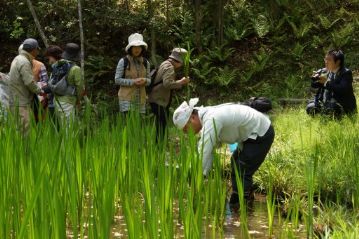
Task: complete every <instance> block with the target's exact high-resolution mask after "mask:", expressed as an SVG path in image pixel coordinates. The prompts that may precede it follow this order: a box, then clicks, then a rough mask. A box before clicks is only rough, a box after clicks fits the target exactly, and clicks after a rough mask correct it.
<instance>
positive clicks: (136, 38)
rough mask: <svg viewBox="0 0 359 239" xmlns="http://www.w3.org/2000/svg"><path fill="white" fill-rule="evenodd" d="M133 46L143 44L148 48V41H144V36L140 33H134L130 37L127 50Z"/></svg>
mask: <svg viewBox="0 0 359 239" xmlns="http://www.w3.org/2000/svg"><path fill="white" fill-rule="evenodd" d="M133 46H143V47H145V49H146V50H147V43H146V42H144V41H143V36H142V35H141V34H139V33H133V34H131V35H130V36H129V37H128V45H127V46H126V48H125V49H126V52H128V50H130V48H131V47H133Z"/></svg>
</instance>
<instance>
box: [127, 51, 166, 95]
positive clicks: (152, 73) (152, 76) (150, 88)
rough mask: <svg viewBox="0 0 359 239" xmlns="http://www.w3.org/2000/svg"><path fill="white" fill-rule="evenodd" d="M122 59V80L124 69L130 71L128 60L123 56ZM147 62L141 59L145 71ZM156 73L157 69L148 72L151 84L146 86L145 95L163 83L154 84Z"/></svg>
mask: <svg viewBox="0 0 359 239" xmlns="http://www.w3.org/2000/svg"><path fill="white" fill-rule="evenodd" d="M122 59H123V75H122V78H125V73H126V69H127V68H128V69H130V67H131V66H130V61H129V60H128V58H127V57H126V56H125V57H123V58H122ZM148 64H149V62H148V60H147V59H146V58H143V66H144V67H145V69H147V66H148ZM157 72H158V67H156V68H154V69H152V70H151V72H150V78H151V83H150V84H149V85H148V86H147V88H146V89H147V90H146V92H147V94H150V93H151V91H152V89H153V88H154V87H155V86H157V85H159V84H161V83H162V82H163V80H160V81H159V82H156V83H155V80H156V76H157Z"/></svg>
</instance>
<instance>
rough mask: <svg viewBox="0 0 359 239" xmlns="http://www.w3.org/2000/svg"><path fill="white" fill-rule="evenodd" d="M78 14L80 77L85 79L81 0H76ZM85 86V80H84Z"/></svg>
mask: <svg viewBox="0 0 359 239" xmlns="http://www.w3.org/2000/svg"><path fill="white" fill-rule="evenodd" d="M77 7H78V14H79V28H80V41H81V78H82V80H84V79H85V48H84V42H85V38H84V29H83V26H82V7H81V0H77ZM85 86H86V82H85Z"/></svg>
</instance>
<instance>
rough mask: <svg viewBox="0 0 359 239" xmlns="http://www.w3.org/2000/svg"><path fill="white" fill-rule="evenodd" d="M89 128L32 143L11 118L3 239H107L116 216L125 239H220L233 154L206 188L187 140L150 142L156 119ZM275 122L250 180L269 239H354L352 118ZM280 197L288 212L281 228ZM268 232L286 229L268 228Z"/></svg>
mask: <svg viewBox="0 0 359 239" xmlns="http://www.w3.org/2000/svg"><path fill="white" fill-rule="evenodd" d="M84 122H87V123H85V125H81V122H74V124H72V125H70V126H69V128H67V129H65V128H62V129H60V131H56V130H54V128H53V127H52V125H51V124H50V122H44V123H42V124H41V125H37V126H35V125H32V127H31V131H30V134H29V136H28V137H27V138H22V136H21V134H20V132H18V130H17V129H16V124H14V123H13V121H12V120H11V119H8V121H3V122H2V124H1V125H0V139H1V140H0V152H1V154H0V183H1V185H2V187H1V188H0V210H1V211H2V212H3V213H1V214H0V225H1V226H0V235H1V238H66V237H67V236H70V235H77V236H79V238H85V237H87V236H88V237H89V238H111V237H113V233H114V229H113V227H114V226H116V222H115V220H114V218H115V217H116V216H118V215H121V216H123V217H124V222H125V223H126V225H125V227H126V229H127V232H124V231H121V233H123V234H126V237H129V238H174V237H178V236H179V235H184V236H185V237H186V238H201V237H203V236H206V237H212V238H218V237H224V236H225V232H224V229H223V222H224V218H225V215H224V214H225V203H226V200H227V198H226V197H227V192H228V191H229V188H228V186H227V182H228V181H227V180H228V179H227V178H226V177H223V175H224V173H223V169H225V168H226V167H228V163H229V157H228V155H227V156H226V155H225V154H222V153H218V154H216V155H215V159H214V165H213V166H214V170H213V172H211V173H210V175H209V177H208V178H207V179H204V178H203V176H202V164H201V161H200V158H199V155H198V154H197V152H196V141H197V138H196V137H195V136H194V135H189V136H184V135H183V134H182V133H179V132H178V131H176V130H174V129H171V130H170V140H169V141H168V142H165V143H163V144H156V143H155V137H154V128H153V127H152V124H151V122H150V121H149V122H147V123H143V122H142V121H141V120H140V119H139V118H138V117H136V116H135V115H132V116H130V119H129V120H128V121H127V122H126V123H124V121H123V119H121V118H116V119H110V118H109V117H107V116H102V117H101V121H94V120H93V119H90V118H87V119H86V121H84ZM273 122H274V125H275V129H276V140H275V143H274V146H273V148H272V150H271V152H270V155H269V156H268V158H267V160H266V161H265V163H264V164H263V165H262V166H261V168H260V170H259V172H257V173H256V174H255V184H256V185H257V186H258V188H259V190H261V189H262V191H263V192H265V191H267V193H268V195H267V206H268V207H267V209H268V212H269V214H270V215H269V217H268V220H269V221H268V222H269V229H268V230H269V231H268V234H269V236H271V235H272V234H273V236H275V237H276V236H278V237H282V238H295V235H296V229H297V227H298V225H299V224H300V223H301V222H306V230H307V232H308V236H309V237H316V236H317V234H316V229H317V228H318V225H321V226H322V228H327V230H324V232H322V233H324V234H323V235H327V236H330V237H331V238H332V237H333V238H341V237H340V236H342V238H343V237H345V238H356V237H357V235H358V230H357V228H359V227H358V226H359V220H358V216H354V215H357V213H355V212H357V209H358V202H359V201H358V200H359V198H358V195H359V192H358V190H359V186H358V185H359V178H358V172H359V170H358V167H359V166H358V164H357V160H358V156H357V152H359V135H358V132H359V121H358V120H353V119H348V118H345V119H343V120H342V121H340V122H335V121H331V120H327V119H325V118H315V119H312V118H310V117H308V116H306V114H305V112H304V111H303V110H295V109H294V110H287V111H283V112H278V113H276V114H275V117H274V120H273ZM174 138H175V139H174ZM174 141H179V142H180V144H179V145H180V146H179V148H177V146H176V143H175V142H174ZM238 181H240V180H239V178H238ZM239 185H241V183H239ZM271 189H272V190H271ZM242 196H243V195H242ZM241 198H242V197H241ZM275 199H280V200H281V203H282V205H284V206H287V208H288V210H287V211H288V214H287V216H285V217H283V219H280V220H278V222H276V220H275V218H276V217H275V216H274V215H275V214H276V205H277V204H276V203H277V202H276V200H275ZM313 207H314V208H316V207H317V208H319V210H321V211H320V213H319V214H317V213H315V211H313ZM245 209H246V207H241V209H240V210H242V211H241V213H240V219H241V227H242V233H243V235H244V236H245V237H248V230H249V228H250V225H247V223H246V221H247V216H248V215H247V212H246V210H245ZM177 212H178V213H177ZM277 214H278V213H277ZM326 215H327V216H326ZM277 216H278V215H277ZM327 218H330V220H328V219H327ZM275 223H277V224H282V225H283V227H284V228H285V231H283V232H276V231H275V230H274V231H272V230H273V225H274V224H275ZM209 224H210V225H211V227H210V229H209V228H208V227H207V225H209ZM287 225H291V226H287Z"/></svg>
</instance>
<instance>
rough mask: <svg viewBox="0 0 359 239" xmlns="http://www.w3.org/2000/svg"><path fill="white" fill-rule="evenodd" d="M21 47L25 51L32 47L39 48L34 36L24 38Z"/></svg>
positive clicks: (30, 49) (32, 48)
mask: <svg viewBox="0 0 359 239" xmlns="http://www.w3.org/2000/svg"><path fill="white" fill-rule="evenodd" d="M22 45H23V47H22V49H24V50H25V51H32V50H34V49H36V48H37V49H40V48H39V43H38V42H37V41H36V40H35V39H34V38H28V39H26V40H25V41H24V42H23V43H22Z"/></svg>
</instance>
